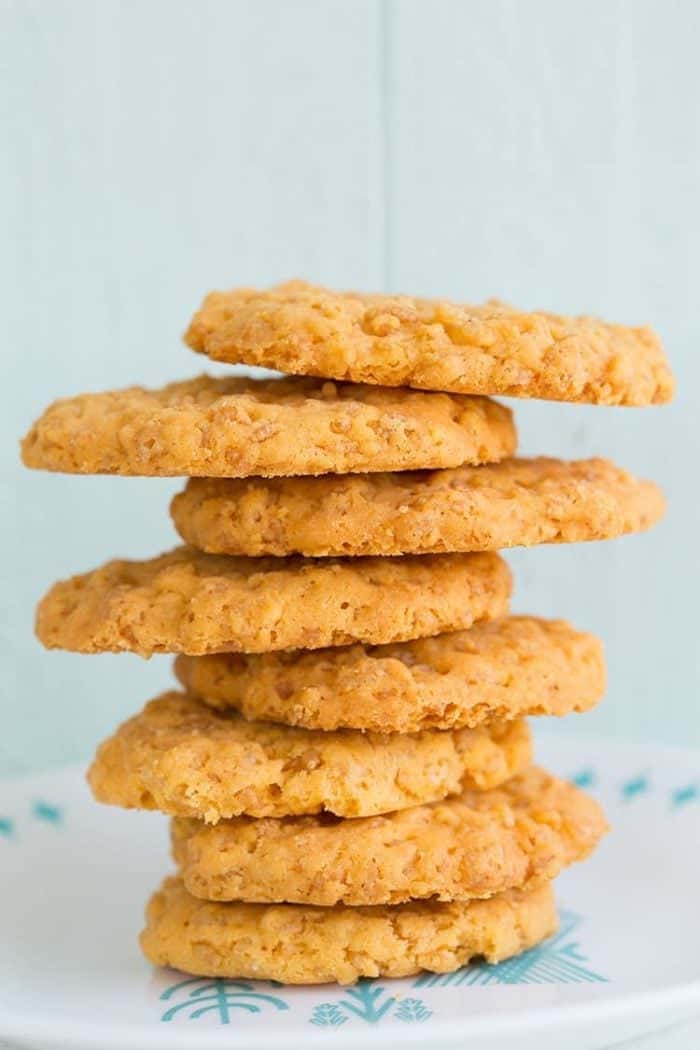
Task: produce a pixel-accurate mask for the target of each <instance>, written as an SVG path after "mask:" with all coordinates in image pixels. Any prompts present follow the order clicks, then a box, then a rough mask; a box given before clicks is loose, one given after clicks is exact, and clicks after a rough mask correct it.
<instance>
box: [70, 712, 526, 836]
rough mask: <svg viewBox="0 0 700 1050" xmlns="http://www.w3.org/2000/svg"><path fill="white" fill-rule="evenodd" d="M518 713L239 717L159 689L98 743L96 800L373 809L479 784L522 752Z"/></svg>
mask: <svg viewBox="0 0 700 1050" xmlns="http://www.w3.org/2000/svg"><path fill="white" fill-rule="evenodd" d="M530 758H531V744H530V733H529V730H528V727H527V724H526V723H525V722H523V721H516V722H505V723H503V724H494V725H492V726H487V727H482V728H479V729H457V730H453V731H447V732H440V731H433V732H430V731H426V732H423V733H416V734H405V733H393V734H391V735H386V736H381V735H379V734H374V733H360V732H353V731H352V730H340V731H338V732H337V733H322V732H314V731H313V730H309V729H297V728H293V727H290V726H279V725H274V724H272V723H270V722H246V720H245V719H243V718H241V717H240V715H238V714H237V713H235V712H230V711H229V712H225V713H221V712H217V711H214V710H212V708H210V707H207V706H206V704H202V703H200V702H199V701H197V700H194V699H193V698H191V697H187V696H184V695H183V694H182V693H164V694H163V695H162V696H160V697H158V698H157V699H156V700H152V701H151V702H150V703H149V704H147V705H146V707H145V708H144V710H143V711H142V712H141V713H140V714H138V715H136V716H135V717H134V718H131V719H129V721H128V722H125V723H124V724H123V725H122V726H120V728H119V729H118V730H117V732H116V733H115V734H114V736H112V737H110V738H109V739H108V740H106V741H104V743H103V744H101V745H100V747H99V749H98V751H97V755H96V757H95V760H94V762H93V764H92V766H91V768H90V771H89V774H88V779H89V781H90V786H91V788H92V791H93V794H94V796H95V798H96V799H97V800H98V802H106V803H108V804H111V805H117V806H125V807H126V808H127V809H160V810H161V811H162V812H163V813H168V814H170V815H171V816H175V817H196V818H199V819H202V820H206V821H207V822H208V823H211V824H215V823H216V822H217V821H219V820H222V819H225V818H228V817H234V816H239V815H241V814H245V815H247V816H251V817H284V816H296V815H303V814H308V813H323V812H326V813H334V814H336V816H341V817H362V816H372V815H374V814H376V813H386V812H389V811H390V810H394V809H403V808H405V807H406V806H415V805H418V804H421V803H424V802H432V801H436V800H437V799H441V798H444V797H445V796H446V795H450V794H457V793H458V792H460V791H463V790H465V789H467V788H469V789H472V788H477V789H488V788H491V787H496V786H497V785H499V784H501V783H503V782H504V781H505V780H507V779H508V778H509V777H511V776H514V775H515V774H516V773H519V772H521V771H522V770H523V769H524V768H526V767H527V765H528V764H529V762H530Z"/></svg>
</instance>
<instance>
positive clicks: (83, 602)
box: [36, 547, 511, 656]
mask: <svg viewBox="0 0 700 1050" xmlns="http://www.w3.org/2000/svg"><path fill="white" fill-rule="evenodd" d="M510 590H511V576H510V571H509V569H508V567H507V566H506V564H505V562H504V561H503V560H502V559H501V558H499V556H498V555H497V554H436V555H433V556H431V555H426V556H425V557H415V558H409V557H406V558H348V559H345V560H335V559H333V560H331V559H322V560H320V561H310V560H308V559H305V558H285V559H281V558H229V557H217V556H216V555H213V554H202V553H200V552H199V551H196V550H194V549H193V548H191V547H178V548H176V549H175V550H172V551H170V552H168V553H167V554H162V555H161V556H160V557H158V558H151V559H150V560H148V561H111V562H108V563H107V564H106V565H103V566H102V567H101V568H99V569H95V570H93V571H92V572H88V573H85V574H84V575H82V576H74V577H73V578H72V579H70V580H63V581H61V582H60V583H56V584H54V586H53V587H52V588H51V590H50V591H49V592H48V593H47V594H46V595H45V596H44V598H43V599H42V600H41V602H40V603H39V607H38V610H37V619H36V633H37V636H38V638H39V639H40V641H41V642H42V643H43V644H44V645H45V646H46V648H47V649H68V650H70V651H71V652H80V653H98V652H124V651H129V652H136V653H141V655H143V656H148V655H150V654H151V653H158V652H160V653H163V652H165V653H189V654H191V655H195V656H197V655H203V654H205V653H220V652H249V653H260V652H269V651H274V650H278V649H320V648H322V647H324V646H329V645H348V644H352V643H353V642H363V643H369V644H380V643H383V642H392V641H402V640H405V639H408V638H418V637H420V636H421V635H430V634H439V633H440V632H441V631H450V630H456V629H460V628H464V627H469V626H471V624H472V623H473V622H474V621H476V620H480V619H485V618H491V617H494V616H499V615H502V614H503V613H504V612H506V611H507V608H508V601H509V598H510Z"/></svg>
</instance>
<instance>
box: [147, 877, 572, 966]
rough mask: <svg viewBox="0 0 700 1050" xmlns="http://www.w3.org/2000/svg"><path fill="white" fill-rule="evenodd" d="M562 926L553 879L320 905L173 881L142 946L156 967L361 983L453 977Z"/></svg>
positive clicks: (152, 910) (150, 918)
mask: <svg viewBox="0 0 700 1050" xmlns="http://www.w3.org/2000/svg"><path fill="white" fill-rule="evenodd" d="M556 927H557V915H556V908H555V905H554V894H553V893H552V888H551V886H550V885H548V884H545V885H544V886H540V887H538V888H537V889H535V890H531V891H529V892H526V893H523V892H520V891H517V890H512V891H509V892H508V893H504V894H501V895H500V896H497V897H491V898H489V900H478V901H467V902H461V903H450V904H447V903H442V902H439V901H412V902H411V903H409V904H396V905H388V906H386V907H381V906H379V907H374V908H347V907H345V906H343V905H342V904H339V905H337V906H336V907H334V908H315V907H313V906H311V905H303V904H241V903H239V902H235V903H226V902H220V901H202V900H198V899H197V898H196V897H192V896H191V895H190V894H189V893H188V892H187V890H186V889H185V888H184V886H183V885H182V882H181V880H180V879H176V878H168V879H165V881H164V882H163V883H162V885H161V887H160V889H159V890H157V891H156V893H154V895H153V896H152V897H151V899H150V901H149V903H148V907H147V909H146V928H145V929H144V931H143V933H142V934H141V948H142V950H143V952H144V954H145V956H146V958H147V959H148V960H149V961H150V962H152V963H153V964H154V965H155V966H173V967H175V968H176V969H178V970H184V971H185V972H186V973H193V974H198V975H201V976H202V977H247V978H252V979H259V980H271V981H280V982H282V983H284V984H323V983H328V982H330V981H337V982H338V983H339V984H352V983H353V982H354V981H356V980H358V978H360V977H407V976H409V974H414V973H418V972H419V971H420V970H432V971H434V972H436V973H448V972H449V971H451V970H457V969H459V967H460V966H464V965H465V964H466V963H468V962H469V960H470V959H472V958H475V957H477V956H483V957H484V958H485V959H486V961H487V962H490V963H496V962H500V961H501V960H502V959H507V958H508V957H509V956H511V955H517V954H518V953H519V952H522V951H525V950H526V949H528V948H532V947H534V945H536V944H538V943H539V942H540V941H542V940H544V939H545V937H548V936H549V935H550V934H552V933H554V931H555V930H556Z"/></svg>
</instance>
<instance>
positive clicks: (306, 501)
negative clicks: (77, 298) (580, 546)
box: [171, 458, 664, 557]
mask: <svg viewBox="0 0 700 1050" xmlns="http://www.w3.org/2000/svg"><path fill="white" fill-rule="evenodd" d="M663 512H664V498H663V494H662V492H661V490H660V489H659V487H658V486H657V485H655V484H654V483H653V482H651V481H640V480H638V479H637V478H634V477H632V475H631V474H628V473H627V471H625V470H621V469H620V468H619V467H616V466H615V464H613V463H610V462H609V461H608V460H605V459H587V460H581V461H579V462H573V463H565V462H562V461H561V460H558V459H545V458H540V459H508V460H504V461H503V462H502V463H493V464H489V465H485V466H481V467H457V468H455V469H454V470H438V471H432V472H426V471H423V472H420V473H409V472H406V473H395V474H354V475H327V476H326V477H321V478H268V479H264V478H253V479H248V480H231V479H225V478H196V479H193V480H191V481H189V482H188V484H187V487H186V489H185V490H184V492H181V493H179V494H178V495H177V496H175V498H174V500H173V502H172V504H171V514H172V517H173V521H174V522H175V526H176V528H177V530H178V532H179V533H180V535H181V536H182V537H183V539H184V540H185V541H186V542H187V543H191V544H192V545H193V546H194V547H198V548H199V549H200V550H204V551H209V552H211V553H212V554H248V555H254V556H257V555H261V554H274V555H288V554H305V555H307V556H309V557H326V556H328V555H340V556H342V555H365V554H374V555H376V554H382V555H387V554H429V553H432V554H437V553H443V552H445V551H481V550H498V549H500V548H503V547H515V546H526V547H529V546H532V545H533V544H536V543H577V542H580V541H582V540H603V539H611V538H613V537H615V536H621V535H623V534H624V533H628V532H639V531H641V530H642V529H647V528H649V527H650V526H651V525H653V524H654V522H656V521H658V519H659V518H660V517H661V516H662V514H663Z"/></svg>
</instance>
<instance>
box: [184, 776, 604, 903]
mask: <svg viewBox="0 0 700 1050" xmlns="http://www.w3.org/2000/svg"><path fill="white" fill-rule="evenodd" d="M606 828H607V825H606V821H605V818H604V816H603V814H602V812H601V809H600V807H599V806H598V804H597V803H596V802H594V801H593V799H592V798H589V797H588V796H587V795H585V794H584V793H583V792H582V791H580V790H579V789H578V788H576V787H574V786H573V784H568V783H567V782H566V781H563V780H557V779H556V777H553V776H550V774H549V773H546V772H545V771H544V770H542V769H538V768H537V767H531V768H530V769H529V770H528V771H527V772H525V773H523V774H521V775H520V776H516V777H514V778H513V779H512V780H509V781H508V782H507V783H506V784H504V785H503V787H501V788H496V789H494V790H492V791H483V792H478V791H467V792H464V793H463V794H462V795H457V796H455V797H453V798H449V799H446V800H444V801H441V802H433V803H431V804H429V805H424V806H414V807H412V808H411V809H403V810H399V811H396V812H393V813H387V814H385V815H383V816H376V817H358V818H357V819H355V820H339V819H336V818H331V819H330V820H329V818H328V817H327V816H323V815H319V816H307V817H287V818H286V819H283V820H279V819H278V820H274V819H272V820H252V819H250V818H249V817H238V818H237V819H234V820H227V821H222V822H221V823H220V824H217V825H216V826H215V827H211V826H207V825H205V824H203V823H202V822H201V821H199V820H178V819H176V820H174V821H173V823H172V841H173V856H174V858H175V861H176V863H177V864H178V866H179V868H180V873H181V875H182V877H183V881H184V883H185V887H186V889H187V890H188V892H189V893H191V894H193V895H194V896H195V897H202V898H203V899H205V900H221V901H231V900H242V901H251V902H257V903H279V902H281V901H290V902H292V903H296V904H316V905H322V906H325V907H328V906H331V905H335V904H351V905H370V904H371V905H375V904H400V903H403V902H404V901H408V900H412V899H421V898H434V899H435V900H441V901H451V900H470V899H473V898H476V897H491V896H493V895H494V894H496V893H503V892H505V891H506V890H510V889H518V888H519V889H530V888H533V887H534V886H535V885H539V884H540V883H542V882H549V881H551V880H552V879H553V878H555V877H556V876H557V875H558V874H559V873H560V871H562V870H563V868H565V867H568V865H570V864H573V863H574V862H575V861H580V860H583V859H584V858H585V857H587V856H588V855H589V854H590V853H591V852H592V851H593V849H594V847H595V846H596V844H597V843H598V841H599V840H600V838H601V836H602V835H603V833H604V832H605V830H606Z"/></svg>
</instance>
